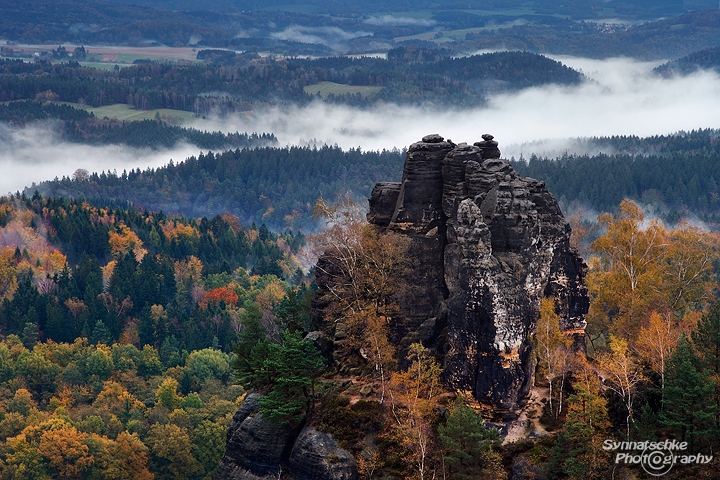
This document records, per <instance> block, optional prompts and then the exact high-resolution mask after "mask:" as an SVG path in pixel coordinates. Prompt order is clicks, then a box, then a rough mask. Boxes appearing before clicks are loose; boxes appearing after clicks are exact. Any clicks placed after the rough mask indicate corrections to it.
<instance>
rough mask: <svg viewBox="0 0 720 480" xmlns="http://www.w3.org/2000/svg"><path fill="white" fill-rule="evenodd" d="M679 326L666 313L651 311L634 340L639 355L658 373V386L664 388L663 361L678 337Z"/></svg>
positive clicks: (668, 355) (664, 361) (665, 360)
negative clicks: (646, 321)
mask: <svg viewBox="0 0 720 480" xmlns="http://www.w3.org/2000/svg"><path fill="white" fill-rule="evenodd" d="M680 332H681V330H680V328H678V325H677V323H676V322H674V321H673V320H672V317H671V316H670V315H668V314H665V315H660V314H659V313H658V312H652V313H651V314H650V318H649V320H648V323H647V325H645V326H644V327H642V328H641V329H640V334H639V336H638V338H637V340H636V341H635V351H636V352H637V353H638V355H639V357H640V358H641V359H643V360H645V361H646V362H648V364H649V365H650V367H651V368H652V369H653V370H654V371H655V372H657V373H659V374H660V388H661V390H665V363H666V362H667V359H668V358H669V357H670V353H671V352H672V350H673V349H674V348H675V345H677V342H678V339H679V338H680Z"/></svg>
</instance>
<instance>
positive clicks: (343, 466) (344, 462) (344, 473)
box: [288, 427, 357, 480]
mask: <svg viewBox="0 0 720 480" xmlns="http://www.w3.org/2000/svg"><path fill="white" fill-rule="evenodd" d="M288 465H289V467H290V471H291V472H292V474H293V476H294V477H295V478H297V479H298V480H319V479H334V480H352V479H355V478H357V464H356V463H355V459H354V458H353V456H352V455H350V453H349V452H347V451H345V450H343V449H342V448H340V447H339V446H338V443H337V441H335V439H334V438H333V436H332V435H329V434H327V433H322V432H318V431H317V430H315V429H314V428H312V427H308V428H305V429H303V431H302V432H300V435H299V436H298V438H297V440H295V445H294V446H293V449H292V452H291V453H290V461H289V462H288Z"/></svg>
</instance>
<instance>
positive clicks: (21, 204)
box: [0, 196, 312, 479]
mask: <svg viewBox="0 0 720 480" xmlns="http://www.w3.org/2000/svg"><path fill="white" fill-rule="evenodd" d="M0 239H1V241H2V245H3V248H2V249H1V250H0V296H1V297H2V303H1V304H0V332H1V333H0V335H1V336H2V341H1V342H0V384H1V386H0V444H1V445H2V447H1V448H0V451H2V453H0V467H2V468H0V471H2V474H0V475H2V478H13V479H16V478H33V479H40V478H118V479H120V478H146V479H147V478H153V476H154V478H168V479H169V478H209V476H210V475H211V474H212V472H213V471H214V469H215V468H216V466H217V462H218V461H219V459H220V456H221V455H222V453H223V451H224V448H225V433H226V429H227V424H228V422H229V421H230V418H231V417H232V414H233V413H234V412H235V410H236V409H237V401H238V399H239V398H240V399H241V398H242V397H241V395H242V394H243V393H244V390H243V389H242V387H240V386H238V385H235V377H234V375H233V371H232V364H233V362H234V361H235V358H236V356H235V354H234V353H233V344H234V342H235V340H236V337H237V332H238V331H239V330H241V329H242V325H244V324H246V323H252V322H258V323H259V324H260V325H268V327H267V330H268V331H270V332H273V331H275V330H273V328H271V326H274V325H277V328H279V326H280V325H290V324H292V325H301V326H302V327H303V328H306V329H307V328H310V325H311V320H310V318H309V314H308V308H309V300H310V298H311V297H312V290H311V289H310V288H309V287H308V285H307V282H306V280H305V275H304V274H303V272H302V270H300V263H299V260H298V259H297V255H298V252H299V251H300V248H301V247H302V246H303V245H304V244H305V241H304V237H303V236H302V235H299V234H293V233H291V232H286V233H283V234H275V233H272V232H270V231H269V230H268V229H267V227H265V225H261V226H260V227H256V226H255V225H252V226H242V225H241V224H240V222H239V221H238V219H237V218H236V217H233V216H231V215H224V216H218V217H215V218H211V219H205V218H203V219H199V220H189V219H185V218H179V217H174V218H169V217H166V216H164V215H163V214H161V213H156V214H151V213H148V212H137V211H134V210H130V209H122V208H95V207H91V206H90V205H88V204H87V203H84V202H80V201H69V200H64V199H51V198H43V197H40V196H34V197H32V198H27V197H24V196H13V197H3V198H2V199H0ZM13 245H14V246H13ZM263 328H265V327H263ZM168 439H171V441H170V443H168ZM31 459H34V460H31ZM28 462H32V465H31V464H29V463H28Z"/></svg>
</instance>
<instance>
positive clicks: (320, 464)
mask: <svg viewBox="0 0 720 480" xmlns="http://www.w3.org/2000/svg"><path fill="white" fill-rule="evenodd" d="M260 397H261V396H260V395H258V394H249V395H248V396H247V397H246V398H245V400H244V401H243V403H242V404H241V405H240V408H239V409H238V411H237V412H235V415H234V416H233V419H232V421H231V422H230V427H229V428H228V433H227V446H226V449H225V455H224V456H223V458H222V460H221V461H220V465H219V467H218V469H217V471H216V473H215V477H214V478H215V479H216V480H270V479H273V478H274V479H276V478H278V475H281V474H283V473H285V474H287V473H289V474H291V475H292V478H296V479H298V480H355V479H356V478H357V467H356V464H355V459H354V458H353V457H352V455H350V453H348V452H347V451H345V450H343V449H341V448H340V447H339V446H338V444H337V442H336V441H335V439H334V438H333V437H332V435H329V434H326V433H321V432H318V431H317V430H315V429H314V428H305V429H303V430H302V431H301V432H300V434H299V435H296V434H297V432H293V431H292V430H291V429H290V428H288V427H282V426H279V425H277V424H275V423H273V422H271V421H269V420H266V419H264V418H263V417H262V414H261V413H260V412H259V408H260V404H259V403H258V400H259V399H260Z"/></svg>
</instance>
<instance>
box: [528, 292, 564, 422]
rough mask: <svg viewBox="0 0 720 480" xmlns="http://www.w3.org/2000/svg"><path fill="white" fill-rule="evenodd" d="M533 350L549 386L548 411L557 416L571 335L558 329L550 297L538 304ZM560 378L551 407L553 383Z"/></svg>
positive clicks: (560, 408)
mask: <svg viewBox="0 0 720 480" xmlns="http://www.w3.org/2000/svg"><path fill="white" fill-rule="evenodd" d="M535 352H536V355H537V357H538V362H539V364H538V367H539V369H540V371H541V372H542V375H543V376H544V377H545V379H546V380H547V382H548V385H549V387H550V398H549V406H550V411H551V412H552V413H553V414H554V415H555V417H556V418H557V416H558V415H560V413H561V412H562V404H563V403H562V402H563V389H564V386H565V377H566V375H567V373H568V371H569V369H570V364H571V361H572V357H573V351H572V337H570V336H568V335H565V334H564V333H563V332H562V331H561V330H560V316H559V315H558V314H557V312H556V311H555V302H554V300H553V299H552V298H543V299H542V302H541V304H540V318H539V319H538V322H537V327H536V329H535ZM558 377H559V378H560V390H559V392H558V406H557V408H553V393H554V392H553V385H554V384H555V382H556V379H557V378H558Z"/></svg>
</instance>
